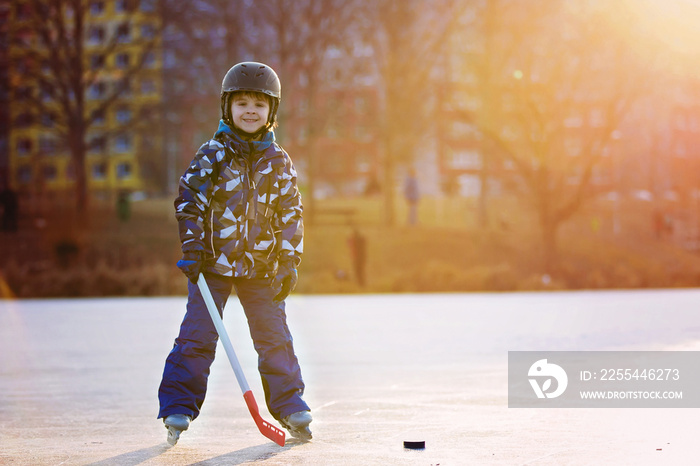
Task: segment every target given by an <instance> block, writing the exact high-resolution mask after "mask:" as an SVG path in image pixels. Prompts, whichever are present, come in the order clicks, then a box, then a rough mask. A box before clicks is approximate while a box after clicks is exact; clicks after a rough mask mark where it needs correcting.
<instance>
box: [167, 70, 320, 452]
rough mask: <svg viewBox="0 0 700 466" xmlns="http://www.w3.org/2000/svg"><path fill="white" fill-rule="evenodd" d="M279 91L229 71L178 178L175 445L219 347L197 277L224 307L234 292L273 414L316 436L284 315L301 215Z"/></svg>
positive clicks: (172, 386)
mask: <svg viewBox="0 0 700 466" xmlns="http://www.w3.org/2000/svg"><path fill="white" fill-rule="evenodd" d="M280 91H281V87H280V82H279V78H278V77H277V74H276V73H275V72H274V71H273V70H272V69H271V68H270V67H268V66H266V65H263V64H261V63H255V62H244V63H239V64H237V65H235V66H234V67H233V68H231V69H230V70H229V71H228V72H227V73H226V76H225V77H224V80H223V83H222V86H221V113H222V119H221V121H220V122H219V129H218V130H217V131H216V134H215V135H214V138H213V139H211V140H209V141H207V142H206V143H205V144H204V145H202V146H201V147H200V148H199V151H198V152H197V154H196V155H195V157H194V160H193V161H192V163H191V164H190V166H189V168H188V169H187V171H186V172H185V174H184V175H183V176H182V178H181V179H180V187H179V196H178V198H177V199H176V200H175V208H176V217H177V220H178V223H179V230H180V240H181V241H182V251H183V256H182V259H181V260H180V261H178V263H177V265H178V267H179V268H180V269H181V270H182V271H183V273H184V274H185V275H186V276H187V278H189V281H190V282H189V283H188V291H189V295H188V302H187V313H186V314H185V318H184V320H183V322H182V325H181V327H180V334H179V336H178V338H177V339H176V340H175V345H174V347H173V350H172V351H171V352H170V354H169V355H168V358H167V360H166V362H165V370H164V372H163V380H162V382H161V385H160V388H159V391H158V398H159V400H160V412H159V414H158V418H163V422H164V423H165V426H166V428H168V442H170V443H171V444H172V445H175V443H177V440H178V438H179V435H180V432H182V431H184V430H187V428H188V427H189V424H190V421H191V420H194V419H196V418H197V416H198V415H199V410H200V408H201V406H202V403H203V401H204V396H205V393H206V387H207V378H208V376H209V368H210V366H211V363H212V362H213V360H214V351H215V349H216V343H217V340H218V335H217V333H216V329H215V328H214V324H213V323H212V321H211V318H210V316H209V314H208V312H207V309H206V306H205V304H204V301H203V298H202V296H201V294H200V292H199V288H198V287H197V285H196V282H197V277H198V276H199V273H200V272H202V273H204V274H205V276H206V279H207V282H208V284H209V287H210V289H211V293H212V296H213V297H214V300H215V301H216V303H217V305H218V307H219V309H221V310H223V308H224V305H225V304H226V301H227V299H228V297H229V295H230V293H231V290H232V288H235V289H236V293H237V295H238V298H239V300H240V302H241V305H242V306H243V309H244V311H245V314H246V317H247V319H248V325H249V327H250V334H251V337H252V339H253V343H254V346H255V349H256V351H257V353H258V369H259V371H260V376H261V378H262V384H263V389H264V391H265V401H266V403H267V407H268V409H269V411H270V414H272V416H273V417H274V418H275V419H277V420H278V421H280V423H281V424H282V425H283V426H284V427H285V428H286V429H288V430H289V431H290V433H291V434H292V435H293V436H295V437H298V438H302V439H310V438H311V431H310V429H309V424H310V423H311V413H310V410H309V406H308V405H307V404H306V402H305V401H304V400H303V399H302V395H303V392H304V382H303V381H302V378H301V371H300V368H299V363H298V361H297V358H296V355H295V354H294V348H293V346H292V336H291V335H290V333H289V329H288V328H287V323H286V315H285V303H284V300H285V298H286V297H287V296H288V295H289V293H290V292H291V291H292V290H293V289H294V287H295V285H296V282H297V271H296V269H297V266H298V265H299V262H300V261H301V253H302V249H303V246H302V245H303V221H302V209H303V208H302V204H301V196H300V194H299V190H298V189H297V184H296V170H295V169H294V166H293V164H292V161H291V159H290V158H289V155H287V153H286V152H285V151H284V150H283V149H282V148H281V147H280V146H278V145H277V144H276V143H275V136H274V132H273V131H272V130H273V128H274V127H275V122H276V115H277V109H278V107H279V103H280V95H281V92H280Z"/></svg>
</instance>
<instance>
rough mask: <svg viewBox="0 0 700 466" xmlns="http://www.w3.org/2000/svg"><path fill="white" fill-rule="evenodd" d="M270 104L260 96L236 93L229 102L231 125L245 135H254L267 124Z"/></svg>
mask: <svg viewBox="0 0 700 466" xmlns="http://www.w3.org/2000/svg"><path fill="white" fill-rule="evenodd" d="M269 114H270V104H269V103H268V102H267V99H266V98H265V96H264V95H262V94H257V93H256V94H253V95H252V96H251V95H246V94H243V93H236V94H234V95H233V99H232V102H231V115H232V118H233V124H234V125H236V127H237V128H238V129H240V130H243V131H245V132H246V133H255V132H256V131H258V130H259V129H260V128H262V127H263V126H265V125H266V124H267V117H268V116H269Z"/></svg>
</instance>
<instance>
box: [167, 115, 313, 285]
mask: <svg viewBox="0 0 700 466" xmlns="http://www.w3.org/2000/svg"><path fill="white" fill-rule="evenodd" d="M296 181H297V173H296V170H295V169H294V165H293V164H292V160H291V159H290V157H289V155H288V154H287V153H286V152H285V151H284V150H283V149H282V148H281V147H280V146H279V145H277V143H275V136H274V133H273V132H272V131H270V132H268V133H267V134H266V135H265V136H264V138H263V140H262V141H253V142H247V141H244V140H242V139H241V138H240V137H239V136H238V135H237V134H236V133H234V132H233V131H231V129H230V128H229V127H228V126H226V125H225V124H224V123H223V121H222V122H220V124H219V130H218V131H217V132H216V134H215V135H214V138H213V139H211V140H209V141H207V142H206V143H204V144H203V145H202V146H201V147H200V148H199V150H198V151H197V154H196V155H195V157H194V160H192V163H191V164H190V166H189V168H188V169H187V171H186V172H185V174H184V175H183V176H182V178H180V187H179V196H178V197H177V199H176V200H175V209H176V213H175V216H176V218H177V220H178V223H179V229H180V240H181V242H182V250H183V252H187V251H203V252H204V253H205V257H206V263H207V266H206V270H207V271H208V272H212V273H217V274H219V275H225V276H233V277H247V278H269V277H273V276H274V275H275V273H276V270H277V266H278V261H292V263H293V265H294V266H295V267H296V266H298V265H299V262H301V254H302V250H303V231H304V226H303V220H302V210H303V207H302V204H301V196H300V194H299V190H298V189H297V184H296Z"/></svg>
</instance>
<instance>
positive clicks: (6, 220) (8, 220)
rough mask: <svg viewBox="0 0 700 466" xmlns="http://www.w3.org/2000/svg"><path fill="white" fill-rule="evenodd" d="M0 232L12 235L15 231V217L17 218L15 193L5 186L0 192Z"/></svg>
mask: <svg viewBox="0 0 700 466" xmlns="http://www.w3.org/2000/svg"><path fill="white" fill-rule="evenodd" d="M0 212H2V221H0V230H2V231H5V232H8V233H14V232H16V231H17V217H18V216H19V199H18V198H17V193H16V192H15V191H13V190H12V189H11V188H10V187H9V186H5V187H4V188H3V189H2V190H1V191H0Z"/></svg>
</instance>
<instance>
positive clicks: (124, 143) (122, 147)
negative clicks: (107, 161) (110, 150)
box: [114, 134, 131, 152]
mask: <svg viewBox="0 0 700 466" xmlns="http://www.w3.org/2000/svg"><path fill="white" fill-rule="evenodd" d="M114 150H115V151H117V152H129V151H130V150H131V136H130V135H128V134H120V135H118V136H117V137H116V138H114Z"/></svg>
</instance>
